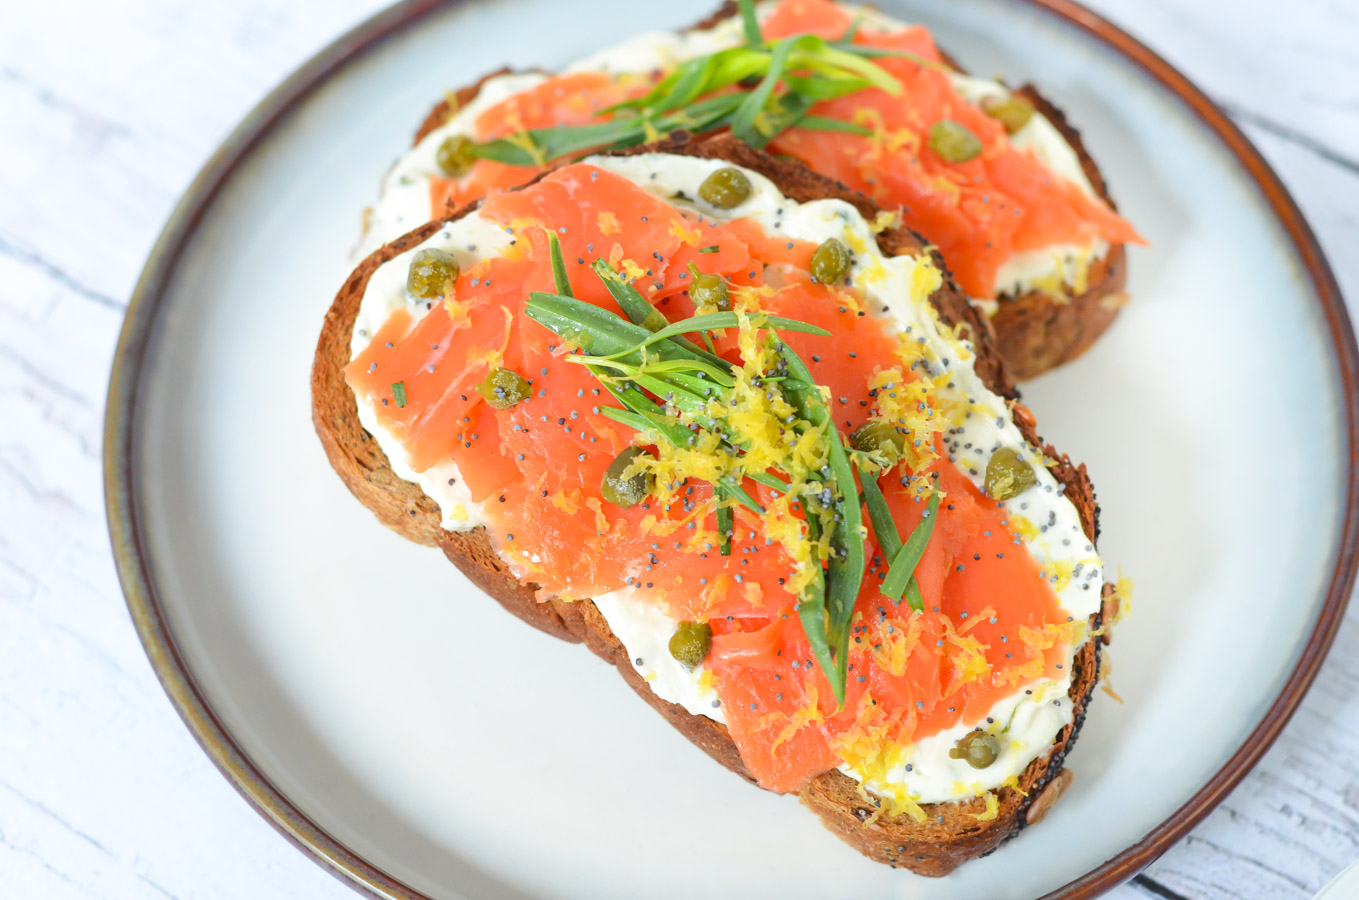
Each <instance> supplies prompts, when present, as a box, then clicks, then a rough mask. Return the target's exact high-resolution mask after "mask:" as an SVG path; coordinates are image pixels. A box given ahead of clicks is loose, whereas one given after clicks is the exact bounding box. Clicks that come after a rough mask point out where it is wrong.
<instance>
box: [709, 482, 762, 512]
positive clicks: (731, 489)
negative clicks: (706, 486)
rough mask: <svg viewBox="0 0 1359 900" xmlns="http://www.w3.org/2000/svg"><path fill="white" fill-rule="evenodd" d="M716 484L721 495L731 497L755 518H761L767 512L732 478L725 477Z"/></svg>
mask: <svg viewBox="0 0 1359 900" xmlns="http://www.w3.org/2000/svg"><path fill="white" fill-rule="evenodd" d="M717 484H718V488H719V489H720V491H721V493H723V494H725V495H726V496H728V497H731V498H732V499H733V500H735V501H736V502H737V503H740V504H741V505H742V506H744V507H745V508H746V509H748V510H750V511H751V512H753V513H755V514H756V515H757V516H762V515H764V514H765V513H766V512H768V510H766V509H765V508H764V507H763V506H761V505H760V502H759V501H758V500H756V499H755V498H754V497H752V496H750V492H748V491H747V490H746V489H745V488H744V487H742V485H741V482H739V481H737V480H736V478H734V477H733V476H731V475H726V476H724V477H723V478H722V479H721V480H720V481H719V482H718V483H717Z"/></svg>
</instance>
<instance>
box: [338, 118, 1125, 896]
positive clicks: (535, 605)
mask: <svg viewBox="0 0 1359 900" xmlns="http://www.w3.org/2000/svg"><path fill="white" fill-rule="evenodd" d="M649 150H654V151H659V152H667V153H677V154H684V155H690V156H699V157H705V158H720V159H725V160H729V161H731V162H733V163H736V164H738V165H741V166H745V167H746V168H749V169H752V170H754V171H757V172H760V173H761V174H764V175H766V176H767V177H769V178H770V179H771V180H772V181H774V183H775V184H777V185H778V186H779V188H780V189H781V190H782V191H783V192H784V193H785V194H786V195H787V196H789V197H791V198H793V199H795V200H798V201H807V200H812V199H817V198H826V197H834V198H839V199H842V200H845V201H846V202H848V203H850V204H852V205H854V206H855V207H856V208H858V210H859V211H860V212H861V213H862V214H863V215H864V216H865V217H866V218H867V219H868V220H869V221H872V220H873V218H874V216H875V215H876V213H877V212H878V210H877V208H876V207H875V206H874V205H873V204H872V202H871V201H869V200H868V199H867V198H865V197H863V196H861V195H858V194H855V193H853V192H851V191H849V190H847V189H846V188H844V187H843V186H842V185H840V184H838V183H837V182H834V181H831V180H829V179H827V178H824V177H823V176H820V175H817V174H816V173H813V172H811V171H810V170H808V169H807V168H805V167H804V166H802V165H800V164H798V163H795V162H791V161H786V160H779V159H775V158H772V157H769V156H767V155H765V154H762V153H758V152H756V151H754V150H751V149H750V148H749V147H747V146H746V145H744V144H742V143H740V142H739V141H737V140H735V139H734V138H732V137H730V136H727V135H716V136H710V137H707V138H703V139H698V140H695V139H692V138H690V137H689V136H687V135H675V136H673V137H672V138H670V139H668V140H667V141H665V142H662V144H660V145H655V146H652V147H645V148H637V149H636V150H631V151H625V152H628V153H634V152H645V151H649ZM474 209H475V205H473V206H468V207H465V208H463V209H461V210H458V211H455V212H451V213H449V214H448V215H447V216H445V217H444V218H443V219H440V220H437V221H434V222H431V223H429V224H427V225H425V226H422V227H421V228H418V229H416V230H415V231H412V232H410V233H409V234H407V235H405V236H403V237H401V238H399V239H397V240H395V241H393V242H392V243H390V244H388V245H386V246H385V247H382V248H381V249H379V250H377V251H376V252H374V253H373V254H372V255H371V256H369V257H368V258H367V259H366V260H364V261H363V263H362V264H360V265H359V267H358V268H357V269H356V270H355V271H354V272H353V274H351V275H350V277H349V278H348V279H347V280H346V281H345V284H344V286H343V287H342V288H341V289H340V291H339V293H338V294H337V295H336V298H335V301H334V303H333V305H332V306H331V308H330V310H329V312H328V313H327V314H326V318H325V322H324V324H323V326H322V329H321V336H320V339H319V341H318V343H317V347H316V355H315V358H314V362H313V367H312V377H311V386H312V400H313V407H312V418H313V422H314V424H315V427H316V431H317V434H318V435H319V436H320V439H321V443H322V445H323V447H324V448H325V452H326V456H327V457H328V459H329V460H330V463H331V465H332V466H333V467H334V468H335V470H336V472H337V473H339V475H340V477H341V478H342V479H343V480H344V482H345V484H346V485H347V486H348V487H349V489H350V491H351V492H352V493H353V494H354V496H355V497H357V498H358V499H359V500H360V501H361V502H362V503H363V504H364V505H365V506H366V507H368V508H369V509H370V510H371V511H372V512H373V513H374V515H376V516H377V517H378V519H379V520H380V521H381V522H382V523H383V524H384V525H386V526H387V527H389V528H392V529H393V530H395V531H397V532H398V533H400V534H402V535H403V536H405V537H407V538H409V539H410V540H412V541H415V542H417V543H421V544H428V545H432V546H437V547H439V548H440V549H441V550H442V551H443V552H444V554H445V555H446V556H447V557H448V559H449V560H450V561H452V562H453V563H454V565H456V566H457V567H458V568H459V569H460V570H461V571H462V572H463V573H464V574H466V575H467V576H468V578H470V579H471V580H472V581H473V582H474V583H475V584H476V585H477V586H478V587H480V588H481V589H482V590H484V591H485V592H486V593H488V594H490V595H491V596H492V597H494V598H495V599H496V600H497V601H498V602H499V603H500V604H501V605H502V606H503V607H504V608H505V609H506V610H508V611H509V612H511V613H513V614H514V615H516V616H518V617H519V618H520V619H522V620H524V621H526V622H528V623H529V624H531V625H533V626H534V627H536V628H539V629H541V630H543V631H545V632H548V633H549V634H553V635H555V636H557V637H560V638H562V639H564V640H567V641H575V642H584V643H585V645H586V646H587V647H589V648H590V650H592V651H593V652H594V653H596V654H597V655H599V656H600V657H601V658H603V659H605V660H606V661H608V662H610V663H612V664H613V665H614V666H616V667H617V668H618V670H619V672H620V673H621V674H622V676H623V678H624V679H625V680H626V681H627V682H628V683H629V684H630V685H632V687H633V688H634V689H635V690H636V691H637V693H638V694H639V695H641V697H642V698H643V699H644V700H646V701H647V702H648V703H649V704H651V706H652V707H653V708H655V709H656V710H657V711H658V712H659V713H660V714H661V715H662V716H664V717H665V718H666V720H667V721H669V722H670V723H671V724H672V725H673V726H674V727H675V728H676V729H677V730H678V731H680V732H681V733H682V734H684V735H685V736H686V737H688V738H689V739H690V740H691V741H692V742H693V743H694V744H696V745H697V746H699V747H700V748H702V749H703V750H704V751H706V752H707V753H708V754H709V755H710V756H712V757H713V758H714V759H715V760H717V761H718V762H720V763H721V764H723V765H724V766H726V767H727V768H728V769H731V770H732V771H733V772H736V773H737V774H739V775H741V776H742V777H744V778H746V779H747V780H751V781H753V779H752V778H751V776H750V774H749V772H747V771H746V769H745V766H744V765H743V763H742V762H741V758H740V754H739V753H738V752H737V749H736V745H735V744H734V743H733V742H732V741H731V739H730V737H729V736H728V735H727V731H726V727H725V726H724V725H722V724H720V723H718V722H715V721H713V720H712V719H708V718H706V717H703V716H695V715H692V714H690V713H689V712H687V711H686V710H685V709H684V708H683V707H681V706H679V705H677V704H673V703H669V702H667V701H665V700H663V699H662V698H660V697H659V696H657V695H656V694H654V693H653V692H652V691H651V689H650V687H649V686H648V685H647V683H646V682H645V681H644V680H643V679H642V678H641V677H640V676H639V675H638V674H637V672H636V671H635V669H634V668H633V666H632V665H631V662H630V660H629V658H628V654H627V652H626V650H625V648H624V647H623V644H622V643H621V642H620V641H619V640H618V638H617V637H616V636H615V635H614V634H613V632H612V631H611V630H610V629H609V626H608V623H607V622H606V621H605V619H604V617H603V616H602V615H601V614H600V612H599V610H598V609H597V608H596V607H595V606H594V604H593V603H591V602H590V601H589V600H578V601H573V602H566V601H562V600H560V599H557V598H552V597H547V598H544V597H540V596H539V592H538V591H537V588H536V586H535V585H532V584H528V585H525V584H520V583H519V581H518V580H517V579H516V578H515V577H514V575H513V574H512V573H511V572H510V571H509V570H508V568H507V567H506V566H505V565H504V564H503V563H502V561H501V560H500V558H499V556H498V555H497V554H496V552H495V551H494V550H493V549H492V547H491V545H490V543H489V541H488V540H487V538H486V535H485V532H484V531H483V530H482V529H475V530H472V531H468V532H450V531H445V530H444V529H443V528H442V527H441V526H440V514H439V509H438V506H437V504H435V503H434V501H432V500H431V499H430V498H429V497H427V496H426V495H425V494H424V493H423V492H422V491H421V490H420V489H419V487H417V486H416V485H414V484H412V483H410V482H407V481H404V480H402V479H401V478H399V477H397V476H396V474H395V473H394V472H393V471H392V469H391V466H390V464H389V461H388V459H387V457H386V455H385V454H384V453H383V451H382V450H381V448H380V447H378V445H377V443H376V442H375V441H374V440H373V439H372V436H371V435H369V434H368V433H367V432H366V431H365V430H364V429H363V426H362V425H361V424H360V423H359V420H358V415H357V406H356V401H355V397H354V394H353V392H352V391H351V390H350V388H349V386H348V385H347V384H346V383H345V380H344V371H343V370H344V367H345V365H346V364H347V363H348V362H349V346H350V337H351V335H352V332H353V327H354V321H355V318H356V316H357V314H358V309H359V304H360V302H361V300H362V297H363V294H364V291H365V289H366V287H367V284H368V280H369V278H370V277H371V275H372V274H373V272H374V271H375V270H376V269H377V268H378V267H379V266H381V265H382V264H383V263H384V262H386V261H387V260H389V259H391V258H392V257H394V256H396V255H397V254H399V253H402V252H404V251H405V250H407V249H409V248H411V247H413V246H416V245H417V244H419V243H421V242H423V241H424V240H425V239H427V238H428V237H430V236H431V235H433V234H434V233H435V232H436V231H437V230H438V229H439V228H441V227H442V226H443V225H444V224H445V223H446V222H449V221H452V220H454V219H457V218H459V217H461V216H464V215H467V214H468V213H470V212H472V211H473V210H474ZM878 243H879V245H880V246H881V248H882V250H883V252H884V253H887V254H892V255H895V254H903V253H907V254H917V253H922V252H926V253H931V254H932V255H933V256H934V261H935V264H936V265H941V261H940V260H939V259H938V256H937V254H936V253H934V251H933V250H930V249H929V248H928V247H927V246H926V243H925V241H924V240H923V239H922V238H921V237H920V236H919V235H917V234H915V233H913V232H911V231H909V230H906V229H904V228H889V229H888V230H886V231H884V232H882V234H880V235H879V236H878ZM931 300H932V302H933V303H934V305H935V307H936V309H937V310H938V311H939V314H940V317H941V318H942V319H943V320H944V321H946V322H948V323H949V324H951V325H952V326H953V327H954V328H956V329H958V330H959V332H960V333H961V334H962V335H964V336H967V337H969V338H970V339H971V340H972V341H973V343H974V346H975V349H976V366H977V371H978V373H979V374H980V375H981V377H982V378H983V380H984V381H985V382H986V384H987V385H988V386H989V387H990V388H991V389H992V390H993V391H995V392H996V393H998V394H1000V395H1002V396H1004V397H1006V398H1009V399H1011V400H1016V399H1017V396H1016V394H1015V391H1014V386H1013V383H1012V381H1011V379H1010V377H1009V374H1008V372H1007V369H1006V367H1005V364H1004V363H1003V362H1002V361H1001V359H1000V357H999V356H998V355H997V354H996V352H995V349H994V345H993V343H992V341H991V339H990V337H989V335H988V332H987V329H986V327H985V325H984V323H983V321H982V319H981V317H980V315H979V314H978V313H977V311H976V310H975V309H974V308H973V307H972V306H970V305H969V304H968V303H967V301H966V300H965V299H964V298H963V296H962V295H961V293H960V292H959V291H958V290H957V288H956V286H955V285H954V284H953V283H952V281H951V280H946V281H945V284H944V285H943V286H942V287H941V288H940V289H939V290H938V291H937V292H936V293H935V294H934V296H932V297H931ZM1014 410H1015V419H1016V422H1017V424H1018V425H1019V428H1020V430H1021V431H1022V432H1023V433H1024V435H1025V438H1026V439H1027V440H1029V441H1030V442H1031V443H1032V444H1034V446H1037V447H1041V448H1043V450H1044V452H1045V453H1046V454H1047V455H1048V456H1049V457H1051V458H1052V459H1054V460H1056V463H1055V465H1054V466H1053V467H1052V469H1051V471H1052V473H1053V475H1054V476H1055V477H1056V478H1057V479H1058V481H1060V482H1061V483H1062V484H1063V485H1064V486H1065V490H1066V495H1067V496H1068V497H1069V498H1070V499H1071V500H1072V502H1073V503H1074V504H1075V506H1076V508H1077V510H1078V512H1079V514H1080V518H1081V523H1082V526H1083V528H1084V530H1085V532H1086V534H1087V535H1088V536H1089V537H1090V538H1091V539H1092V540H1094V539H1095V537H1096V536H1097V533H1098V525H1097V520H1098V514H1099V508H1098V506H1097V504H1096V502H1095V498H1094V493H1093V489H1092V487H1091V484H1090V480H1089V478H1088V476H1087V474H1086V470H1085V467H1084V466H1079V467H1078V466H1075V465H1073V464H1072V463H1071V461H1070V460H1069V459H1068V458H1067V457H1066V456H1064V455H1059V454H1058V453H1057V451H1056V450H1055V449H1054V448H1052V447H1051V446H1049V445H1046V444H1044V443H1042V441H1041V440H1040V439H1039V438H1038V436H1037V434H1036V432H1035V430H1034V420H1033V417H1032V415H1031V414H1030V413H1029V411H1028V410H1027V409H1026V408H1025V407H1023V406H1022V405H1019V404H1017V403H1016V404H1015V406H1014ZM1106 590H1108V587H1107V586H1106ZM1099 618H1100V617H1099V615H1098V614H1096V615H1095V616H1092V626H1096V627H1097V626H1098V624H1099ZM1098 667H1099V641H1098V638H1092V639H1091V640H1090V641H1089V642H1088V643H1086V644H1085V645H1084V646H1083V647H1082V648H1081V650H1080V652H1079V654H1078V655H1077V657H1076V660H1075V664H1074V665H1073V667H1072V677H1073V681H1072V687H1071V691H1070V702H1071V704H1072V708H1073V710H1074V720H1073V722H1072V724H1071V725H1069V726H1067V727H1066V728H1064V729H1063V730H1062V732H1061V733H1060V734H1058V735H1057V736H1056V737H1055V739H1054V741H1053V743H1052V746H1051V747H1050V748H1049V749H1048V751H1047V752H1046V753H1044V754H1043V755H1042V756H1040V757H1039V758H1037V759H1035V760H1034V761H1033V763H1031V764H1030V765H1029V767H1028V768H1027V769H1026V770H1025V771H1024V773H1023V776H1022V777H1021V778H1020V779H1019V784H1018V786H1017V787H1014V788H1001V789H1000V790H999V791H997V794H998V800H999V808H998V810H997V814H996V816H995V817H994V818H991V819H989V820H982V819H978V818H976V817H977V816H979V815H982V814H983V813H984V812H985V802H984V800H982V799H980V798H979V799H974V800H969V801H965V802H958V803H946V804H932V805H928V806H926V807H924V809H925V812H926V815H927V818H926V819H925V821H923V822H917V821H915V820H914V819H912V818H910V817H909V816H906V815H891V814H887V813H884V812H883V811H882V810H880V809H878V808H876V803H875V802H874V801H872V800H871V799H870V798H869V797H868V795H865V794H863V793H861V792H860V790H859V786H858V783H857V782H855V781H854V780H852V779H851V778H849V777H848V776H846V775H844V774H841V773H840V772H838V771H831V772H827V773H825V774H823V775H821V776H818V777H817V778H815V779H813V781H812V782H811V783H810V784H809V785H808V786H807V787H806V788H805V789H803V791H802V792H801V800H802V802H803V803H804V804H805V805H806V806H808V807H809V808H810V809H812V810H813V811H814V812H816V813H817V815H818V816H820V817H821V819H822V821H823V823H824V824H825V825H826V827H827V828H829V829H830V830H831V831H833V832H835V833H836V834H838V835H839V836H840V837H841V838H842V839H844V840H845V841H847V842H848V843H850V844H851V845H853V846H854V847H856V848H857V849H859V850H860V851H861V852H863V853H864V854H865V855H867V856H869V857H871V858H872V859H875V860H878V861H880V862H885V863H887V864H889V865H892V866H904V867H906V868H909V869H912V870H914V871H916V872H918V873H921V874H925V875H943V874H946V873H948V872H949V871H951V870H952V869H953V868H954V867H955V866H957V865H959V864H960V863H962V862H964V861H966V860H968V859H971V858H974V857H977V856H981V855H984V854H986V853H989V852H991V851H992V850H994V849H995V848H996V847H998V846H999V845H1000V844H1001V843H1002V842H1004V841H1005V840H1007V839H1009V838H1010V837H1012V836H1013V835H1014V834H1016V833H1017V832H1018V831H1019V830H1020V829H1022V828H1023V827H1025V825H1026V824H1031V823H1032V822H1034V821H1036V820H1037V819H1038V818H1040V817H1041V815H1045V814H1046V811H1047V809H1048V808H1050V807H1051V805H1052V802H1054V801H1055V799H1056V798H1057V797H1058V796H1060V794H1061V791H1062V790H1064V789H1065V786H1066V784H1067V783H1069V780H1070V775H1069V772H1066V771H1065V770H1063V769H1062V762H1063V760H1064V759H1065V756H1066V753H1067V751H1068V750H1069V748H1070V746H1071V744H1072V743H1073V742H1074V740H1075V738H1076V735H1077V733H1078V732H1079V729H1080V725H1081V722H1082V721H1083V719H1084V715H1085V707H1086V704H1087V703H1088V701H1089V698H1090V694H1091V691H1092V690H1093V688H1094V685H1095V683H1096V681H1097V679H1098Z"/></svg>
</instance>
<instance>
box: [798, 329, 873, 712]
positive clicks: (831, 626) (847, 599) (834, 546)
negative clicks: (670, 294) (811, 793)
mask: <svg viewBox="0 0 1359 900" xmlns="http://www.w3.org/2000/svg"><path fill="white" fill-rule="evenodd" d="M778 353H779V357H780V358H781V359H782V360H783V361H784V363H785V365H786V366H787V368H788V374H789V375H790V376H791V377H792V378H793V379H795V380H796V381H798V382H799V383H801V384H805V385H810V386H811V387H806V388H794V389H790V388H789V387H788V384H787V382H785V383H784V385H783V389H784V392H785V394H787V395H788V397H789V402H791V403H792V404H793V406H794V407H795V408H797V409H798V411H799V412H800V413H801V414H802V416H803V418H804V419H806V420H807V421H808V422H809V423H810V424H811V425H812V427H814V428H824V429H826V432H827V437H828V443H829V445H830V452H829V454H828V456H829V459H828V467H829V469H830V478H828V479H827V481H828V482H829V483H830V485H831V487H832V509H833V511H834V513H835V516H834V524H833V526H832V530H831V555H830V559H829V560H828V561H827V569H826V597H825V600H824V605H825V620H826V621H825V634H826V641H827V646H828V648H829V652H830V659H831V661H832V663H833V665H832V666H831V667H830V668H826V666H825V665H824V664H823V666H822V668H823V670H824V671H825V673H826V679H827V680H828V681H829V682H830V684H831V688H832V689H833V690H834V691H835V697H836V701H837V702H838V703H840V704H841V705H843V704H844V702H845V676H846V669H847V666H848V663H849V630H850V623H851V622H852V621H853V619H854V602H855V601H856V600H857V599H858V597H859V586H860V585H861V584H862V583H863V576H864V540H863V534H862V533H861V531H860V526H861V525H862V522H863V515H862V510H861V509H860V507H859V492H858V490H857V489H856V488H855V485H854V470H853V468H852V467H851V466H850V463H849V457H848V455H847V454H846V453H845V446H844V443H843V442H842V441H841V439H840V435H839V433H838V432H837V431H836V430H835V423H834V422H833V421H832V420H831V416H830V410H829V409H827V408H826V404H825V401H824V400H823V399H822V397H821V392H820V391H819V390H818V389H816V388H815V384H816V381H815V379H814V378H813V377H812V373H811V372H810V371H809V370H808V369H807V366H806V364H805V363H803V361H802V359H801V358H800V357H799V356H798V355H797V353H796V352H795V351H794V350H793V348H792V347H790V346H788V344H787V343H786V342H780V343H779V347H778ZM816 518H817V516H815V515H813V514H812V513H811V510H808V515H807V521H808V523H811V522H812V521H813V520H815V519H816ZM804 621H805V620H804ZM810 637H811V636H810V635H808V638H809V639H810Z"/></svg>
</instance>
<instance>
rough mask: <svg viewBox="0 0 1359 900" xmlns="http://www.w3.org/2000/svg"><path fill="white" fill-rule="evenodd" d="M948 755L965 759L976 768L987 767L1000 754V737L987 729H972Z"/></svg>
mask: <svg viewBox="0 0 1359 900" xmlns="http://www.w3.org/2000/svg"><path fill="white" fill-rule="evenodd" d="M948 755H949V756H950V757H952V758H953V759H961V760H965V761H966V762H967V764H968V765H969V766H971V767H972V768H974V769H985V768H986V767H987V766H989V765H991V763H993V762H995V761H996V757H997V756H1000V738H998V737H996V736H995V735H994V734H988V733H987V732H985V731H971V732H968V733H967V734H966V735H964V736H963V737H962V738H961V739H960V740H959V741H958V746H956V747H953V748H951V749H950V750H949V751H948Z"/></svg>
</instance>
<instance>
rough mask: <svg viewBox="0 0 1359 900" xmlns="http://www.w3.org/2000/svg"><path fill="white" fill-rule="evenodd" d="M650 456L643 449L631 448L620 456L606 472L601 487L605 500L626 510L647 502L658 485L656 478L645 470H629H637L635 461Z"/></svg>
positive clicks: (600, 490) (600, 491)
mask: <svg viewBox="0 0 1359 900" xmlns="http://www.w3.org/2000/svg"><path fill="white" fill-rule="evenodd" d="M650 455H651V454H650V453H649V452H648V451H647V450H645V449H643V448H641V447H629V448H627V449H626V450H624V451H623V452H622V453H620V454H618V456H617V457H616V458H615V459H614V461H613V462H611V463H609V468H608V469H606V470H605V471H604V480H603V481H602V482H600V485H599V493H600V494H601V495H602V496H603V497H604V499H605V500H607V501H608V502H609V503H612V504H614V505H615V506H621V507H623V508H624V509H626V508H627V507H629V506H636V505H637V504H638V503H641V502H642V501H643V500H645V499H646V498H647V495H648V494H650V493H651V489H652V487H653V486H654V485H655V483H656V476H654V475H652V474H651V473H650V472H648V471H646V470H645V469H643V470H641V471H632V472H631V473H629V469H634V470H635V469H636V467H635V466H633V461H634V460H636V459H637V457H639V456H650Z"/></svg>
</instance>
